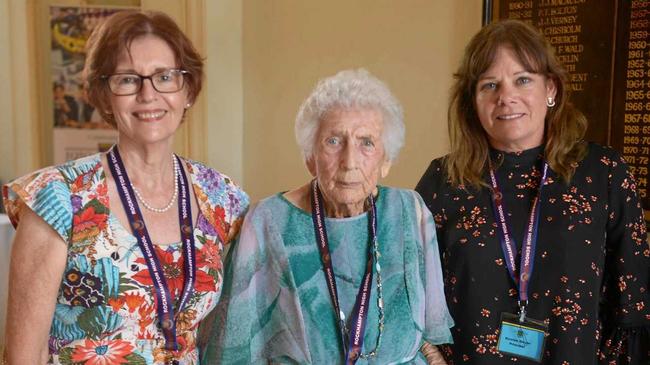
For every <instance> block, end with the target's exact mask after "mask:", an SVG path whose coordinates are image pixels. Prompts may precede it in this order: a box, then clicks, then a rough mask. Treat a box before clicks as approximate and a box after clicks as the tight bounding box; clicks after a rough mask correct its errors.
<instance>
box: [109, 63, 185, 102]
mask: <svg viewBox="0 0 650 365" xmlns="http://www.w3.org/2000/svg"><path fill="white" fill-rule="evenodd" d="M186 74H189V72H188V71H185V70H177V69H167V70H162V71H158V72H155V73H153V74H151V75H149V76H143V75H139V74H136V73H128V72H125V73H116V74H112V75H104V76H102V79H104V80H106V81H107V83H108V88H109V89H110V90H111V92H112V93H113V94H115V95H118V96H126V95H133V94H137V93H139V92H140V90H141V89H142V84H143V83H144V80H149V81H151V85H152V86H153V88H154V89H155V90H156V91H158V92H159V93H175V92H177V91H178V90H180V89H182V88H183V86H184V85H185V75H186Z"/></svg>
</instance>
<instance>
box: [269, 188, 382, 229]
mask: <svg viewBox="0 0 650 365" xmlns="http://www.w3.org/2000/svg"><path fill="white" fill-rule="evenodd" d="M384 189H385V188H384V187H383V186H381V185H377V192H378V195H377V200H376V201H375V204H376V205H377V211H379V205H380V204H381V201H382V197H383V195H384V194H385V191H384ZM284 193H286V191H281V192H279V193H277V194H276V196H277V197H279V198H280V201H282V202H283V203H285V204H287V205H288V206H289V208H290V209H291V210H294V211H296V212H298V213H300V215H303V216H305V217H308V218H309V219H311V212H308V211H306V210H304V209H302V208H300V207H298V206H296V205H295V204H293V203H292V202H291V201H289V199H287V198H286V197H285V196H284ZM367 216H368V212H367V211H364V212H363V213H361V214H359V215H355V216H354V217H345V218H334V217H325V221H326V222H337V223H339V222H340V223H344V222H354V221H356V220H359V219H361V218H364V217H367Z"/></svg>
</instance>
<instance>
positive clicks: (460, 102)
mask: <svg viewBox="0 0 650 365" xmlns="http://www.w3.org/2000/svg"><path fill="white" fill-rule="evenodd" d="M502 46H505V47H509V48H511V49H512V51H513V52H514V54H515V55H516V57H517V59H518V61H519V62H520V63H521V64H522V66H523V67H524V68H525V69H526V71H528V72H532V73H537V74H541V75H544V76H546V77H547V78H548V79H551V80H553V82H555V86H556V88H557V94H556V96H555V106H554V107H553V108H549V109H548V111H547V113H546V121H545V127H544V137H545V143H546V146H545V150H544V151H545V152H544V153H545V156H546V160H547V161H548V163H549V166H550V167H551V169H552V170H553V171H555V172H556V173H557V174H558V175H560V176H561V177H562V178H563V179H564V180H565V181H567V182H568V181H569V180H570V179H571V176H572V175H573V171H574V166H575V163H576V162H578V161H580V160H581V159H582V158H583V157H584V156H585V153H586V144H585V143H584V141H583V140H582V139H583V138H584V135H585V131H586V129H587V120H586V118H585V117H584V115H583V114H582V113H581V112H580V111H579V110H577V109H576V108H575V107H574V106H573V105H572V104H571V102H570V101H569V90H568V89H567V79H568V78H567V76H568V73H567V71H566V69H565V68H564V66H563V65H562V64H561V63H560V62H559V61H558V59H557V58H556V57H555V53H554V51H553V48H552V47H551V45H550V44H549V43H548V41H547V40H546V38H544V36H543V35H542V34H541V33H540V32H539V31H538V30H537V29H535V28H534V27H533V26H531V25H528V24H526V23H524V22H521V21H518V20H502V21H498V22H495V23H492V24H490V25H487V26H485V27H484V28H483V29H481V30H480V31H479V32H478V33H477V34H476V35H475V36H474V37H473V38H472V39H471V40H470V42H469V44H468V45H467V47H466V48H465V54H464V56H463V60H462V62H461V64H460V67H459V68H458V71H457V72H456V73H455V74H454V77H455V79H456V81H455V83H454V85H453V87H452V91H451V100H450V104H449V110H448V117H447V122H448V127H449V139H450V146H451V152H450V154H449V155H448V156H447V158H446V159H445V164H446V169H447V174H448V176H449V178H450V179H451V182H452V184H454V185H457V186H458V185H463V184H469V185H471V186H474V187H477V188H478V187H479V186H481V185H484V182H483V174H484V172H485V169H486V168H487V166H488V164H487V162H488V158H489V142H488V139H487V134H486V132H485V131H484V130H483V127H482V125H481V122H480V121H479V118H478V112H477V111H476V105H475V100H476V84H477V83H478V80H479V78H480V76H481V75H482V74H483V73H484V72H485V71H487V69H488V68H490V66H491V65H492V63H493V61H494V59H495V57H496V54H497V51H498V49H499V47H502Z"/></svg>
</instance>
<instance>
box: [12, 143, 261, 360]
mask: <svg viewBox="0 0 650 365" xmlns="http://www.w3.org/2000/svg"><path fill="white" fill-rule="evenodd" d="M185 161H186V166H187V169H188V172H189V179H190V181H191V185H192V187H193V190H194V193H195V195H196V198H197V201H198V207H199V214H198V217H195V227H194V238H195V245H196V262H197V276H196V283H195V287H194V293H193V294H192V296H191V298H190V299H189V302H188V304H187V305H186V307H185V309H184V310H183V311H181V312H180V313H178V314H177V342H178V345H179V350H178V351H177V352H176V353H174V354H173V355H174V358H176V359H178V360H179V362H180V363H181V364H184V365H185V364H198V362H199V360H198V351H197V349H196V333H197V327H198V324H199V322H200V321H201V320H202V319H203V318H204V317H205V316H206V315H207V313H208V312H209V311H210V310H212V308H214V307H215V305H216V303H217V301H218V300H219V296H220V294H221V286H222V281H223V278H222V273H223V269H222V253H223V250H224V247H225V245H226V244H227V243H228V242H229V241H230V239H231V238H232V237H233V236H234V235H235V234H236V233H237V231H238V229H239V226H240V225H241V222H242V218H243V215H244V213H245V211H246V209H247V208H248V203H249V202H248V197H247V195H246V194H245V193H244V192H243V191H242V190H240V189H239V188H238V187H237V186H236V185H235V184H234V183H233V182H232V181H231V180H230V179H229V178H228V177H226V176H224V175H221V174H220V173H218V172H217V171H215V170H213V169H210V168H208V167H206V166H204V165H202V164H200V163H197V162H194V161H189V160H185ZM3 196H4V203H5V206H6V208H7V213H8V214H9V216H10V218H11V220H12V223H13V225H14V226H15V227H17V226H18V225H19V224H20V222H19V213H20V212H19V210H20V208H21V207H23V206H25V205H26V206H27V207H29V208H30V209H32V210H33V211H34V212H35V213H36V214H38V215H39V216H40V217H41V218H43V219H44V220H45V221H46V222H47V223H48V224H49V225H50V226H51V227H52V228H53V229H54V230H55V231H56V232H58V234H59V235H60V236H61V238H62V239H63V240H64V241H65V242H66V243H67V244H68V257H67V264H66V269H65V272H64V275H63V278H62V282H61V286H60V289H59V294H58V297H57V303H56V308H55V312H54V318H53V320H52V326H51V329H50V337H49V352H50V357H49V361H48V363H50V364H75V365H76V364H88V365H95V364H97V365H99V364H161V363H164V362H165V361H166V360H167V359H168V355H169V354H168V353H167V352H166V350H165V349H164V344H165V340H164V337H163V335H162V331H161V330H160V329H159V326H158V320H157V318H156V317H157V311H156V302H155V300H154V294H153V293H154V290H155V289H154V286H153V283H152V280H151V275H150V273H149V270H148V268H147V265H146V262H145V259H144V257H143V254H142V252H141V250H140V248H139V246H138V244H137V240H136V239H135V237H134V236H133V235H131V233H130V230H127V229H125V227H124V226H122V224H121V223H120V222H119V221H118V219H117V218H116V217H115V215H113V214H112V213H111V211H110V204H111V203H113V204H121V203H120V202H119V201H117V202H109V198H108V189H107V185H106V175H105V171H104V169H103V167H102V163H101V159H100V155H99V154H96V155H92V156H89V157H86V158H82V159H79V160H75V161H71V162H68V163H66V164H63V165H60V166H56V167H49V168H45V169H43V170H40V171H37V172H35V173H32V174H29V175H27V176H24V177H22V178H19V179H17V180H15V181H13V182H12V183H10V184H8V185H6V186H5V187H4V189H3ZM19 201H22V202H24V203H25V204H24V205H23V204H20V202H19ZM181 248H182V245H181V244H180V242H179V243H176V244H171V245H166V246H155V250H156V254H157V255H158V257H159V259H160V263H161V265H162V267H163V270H164V273H165V278H166V279H167V283H168V285H169V287H170V291H171V292H172V297H173V298H174V299H175V300H176V299H177V298H178V297H179V296H180V294H181V291H182V287H183V270H182V265H183V259H182V252H181Z"/></svg>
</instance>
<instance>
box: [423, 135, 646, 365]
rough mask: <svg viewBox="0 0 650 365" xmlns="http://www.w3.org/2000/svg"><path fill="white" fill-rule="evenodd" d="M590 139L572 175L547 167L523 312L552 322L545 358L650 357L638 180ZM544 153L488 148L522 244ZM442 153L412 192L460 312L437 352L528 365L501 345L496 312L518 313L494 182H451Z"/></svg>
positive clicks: (452, 360)
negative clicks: (450, 340)
mask: <svg viewBox="0 0 650 365" xmlns="http://www.w3.org/2000/svg"><path fill="white" fill-rule="evenodd" d="M588 149H589V152H588V154H587V156H586V157H585V158H584V159H583V160H582V161H581V162H580V163H579V164H578V166H577V168H576V170H575V174H574V176H573V178H572V180H571V182H570V183H569V184H567V183H566V182H564V181H562V180H561V178H560V177H559V176H558V175H556V174H555V173H554V172H553V171H549V177H548V179H547V182H546V185H545V186H544V188H543V189H542V198H541V213H540V222H539V231H538V232H539V233H538V241H537V248H536V252H535V261H534V262H535V263H534V272H533V274H532V278H531V281H530V288H529V306H528V315H529V316H530V317H531V318H534V319H539V320H542V321H544V322H546V323H547V324H548V326H549V334H548V336H547V338H546V348H545V351H544V355H543V363H544V364H554V365H555V364H557V365H583V364H649V363H650V354H649V351H650V301H649V300H648V297H649V295H648V281H649V276H650V248H649V246H648V243H647V242H646V226H645V222H644V220H643V213H642V209H641V205H640V203H639V198H638V196H637V192H636V185H635V182H634V179H633V177H632V176H631V174H630V172H629V168H628V166H627V165H626V164H625V162H624V161H623V160H622V159H621V157H620V155H619V154H618V153H616V152H615V151H613V150H612V149H609V148H605V147H602V146H599V145H597V144H590V145H589V147H588ZM542 152H543V148H542V147H538V148H534V149H531V150H526V151H523V152H519V153H502V152H498V151H491V158H492V159H493V161H495V164H496V165H498V166H499V167H498V169H497V179H498V181H499V187H500V189H501V191H502V193H503V199H504V205H505V209H506V212H507V215H508V219H509V223H510V227H511V229H512V231H513V237H514V238H515V241H516V243H517V244H518V247H521V241H522V239H523V235H524V226H525V224H526V220H527V218H528V214H529V209H530V204H531V201H532V199H533V198H534V197H535V196H536V194H537V188H538V185H539V180H540V176H541V168H542ZM443 160H444V158H439V159H436V160H434V161H433V162H432V163H431V165H430V166H429V168H428V169H427V171H426V172H425V174H424V176H423V177H422V179H421V180H420V182H419V184H418V186H417V188H416V190H417V191H418V192H419V193H420V194H421V195H422V197H423V198H424V201H425V202H426V204H427V206H428V207H429V209H430V210H431V211H432V213H433V215H434V218H435V221H436V228H437V234H438V241H439V247H440V250H441V257H443V271H444V277H445V294H446V296H447V305H448V306H449V309H450V311H451V314H452V316H453V318H454V320H455V322H456V326H455V327H454V328H453V329H452V333H453V337H454V345H452V346H448V347H444V348H443V352H444V354H445V357H446V358H447V361H448V362H449V364H456V365H459V364H485V365H488V364H489V365H495V364H510V363H512V362H514V361H516V363H517V364H534V362H533V361H530V360H525V359H516V358H513V357H512V356H510V355H504V354H501V353H500V352H498V351H497V339H498V335H499V320H500V316H501V313H503V312H509V313H516V311H517V299H518V294H517V289H516V286H515V284H514V283H513V281H512V279H511V278H510V277H509V275H508V271H507V268H506V266H505V261H504V256H503V252H502V250H501V246H500V243H499V238H498V235H497V226H496V223H495V218H494V215H493V210H492V205H491V204H492V200H491V198H490V190H489V188H487V187H486V188H483V189H480V190H476V189H471V188H468V187H462V186H461V187H453V186H451V184H450V182H449V181H448V179H447V178H446V175H445V170H444V166H443ZM487 176H488V175H487V174H486V176H485V178H486V180H485V181H486V182H487V181H488V180H487ZM518 260H519V259H517V263H519V261H518Z"/></svg>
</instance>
